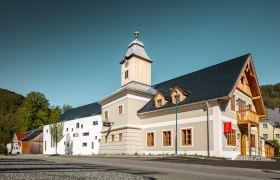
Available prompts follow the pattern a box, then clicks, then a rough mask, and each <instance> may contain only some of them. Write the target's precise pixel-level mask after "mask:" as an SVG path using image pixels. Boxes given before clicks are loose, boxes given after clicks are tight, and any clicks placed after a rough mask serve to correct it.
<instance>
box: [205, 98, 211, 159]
mask: <svg viewBox="0 0 280 180" xmlns="http://www.w3.org/2000/svg"><path fill="white" fill-rule="evenodd" d="M208 109H209V103H208V101H207V102H206V114H207V156H208V158H209V157H210V148H209V111H208Z"/></svg>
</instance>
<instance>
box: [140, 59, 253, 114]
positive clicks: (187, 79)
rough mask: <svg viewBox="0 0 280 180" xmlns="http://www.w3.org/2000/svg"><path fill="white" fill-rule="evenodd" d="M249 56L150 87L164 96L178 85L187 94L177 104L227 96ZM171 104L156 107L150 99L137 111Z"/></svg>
mask: <svg viewBox="0 0 280 180" xmlns="http://www.w3.org/2000/svg"><path fill="white" fill-rule="evenodd" d="M249 56H250V54H246V55H243V56H240V57H237V58H234V59H232V60H229V61H225V62H222V63H220V64H216V65H213V66H210V67H207V68H205V69H201V70H199V71H195V72H192V73H190V74H186V75H183V76H180V77H177V78H174V79H171V80H168V81H164V82H162V83H159V84H156V85H153V86H152V87H153V88H154V89H156V90H157V91H159V92H161V93H162V94H163V95H164V96H165V97H169V96H170V88H174V87H175V86H178V87H179V88H180V89H182V90H183V91H184V92H187V94H188V96H187V98H186V99H185V100H183V101H182V102H180V103H179V105H183V104H191V103H195V102H201V101H206V100H210V99H216V98H222V97H227V96H229V94H230V93H231V91H232V89H233V88H234V86H235V83H236V81H237V79H238V77H239V75H240V73H241V71H242V69H243V67H244V65H245V63H246V61H247V59H248V57H249ZM170 99H171V98H170ZM173 106H175V104H173V103H172V102H167V103H166V104H165V105H163V106H162V107H160V108H157V107H155V102H154V99H151V100H150V101H149V102H148V103H147V104H146V105H145V106H144V107H143V108H142V109H140V110H139V111H138V113H143V112H149V111H154V110H158V109H165V108H168V107H173Z"/></svg>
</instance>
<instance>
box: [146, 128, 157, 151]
mask: <svg viewBox="0 0 280 180" xmlns="http://www.w3.org/2000/svg"><path fill="white" fill-rule="evenodd" d="M148 133H154V146H148V141H147V140H148ZM145 142H146V148H155V147H156V131H146V139H145Z"/></svg>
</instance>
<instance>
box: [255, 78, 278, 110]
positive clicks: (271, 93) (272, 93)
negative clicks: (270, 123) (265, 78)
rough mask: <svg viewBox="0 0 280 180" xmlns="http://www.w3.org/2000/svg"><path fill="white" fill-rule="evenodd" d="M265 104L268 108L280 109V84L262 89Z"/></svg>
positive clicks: (265, 86)
mask: <svg viewBox="0 0 280 180" xmlns="http://www.w3.org/2000/svg"><path fill="white" fill-rule="evenodd" d="M260 88H261V92H262V97H263V101H264V104H265V106H266V107H267V108H271V109H274V108H277V107H278V108H280V83H277V84H274V85H263V86H261V87H260Z"/></svg>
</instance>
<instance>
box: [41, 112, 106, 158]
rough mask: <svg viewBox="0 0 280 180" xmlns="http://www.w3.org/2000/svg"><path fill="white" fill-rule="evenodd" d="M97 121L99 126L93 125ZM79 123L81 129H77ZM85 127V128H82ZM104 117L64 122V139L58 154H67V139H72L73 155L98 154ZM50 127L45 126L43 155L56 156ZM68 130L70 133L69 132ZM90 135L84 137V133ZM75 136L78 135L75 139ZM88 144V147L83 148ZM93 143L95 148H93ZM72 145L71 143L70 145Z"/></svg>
mask: <svg viewBox="0 0 280 180" xmlns="http://www.w3.org/2000/svg"><path fill="white" fill-rule="evenodd" d="M94 121H97V122H98V124H97V125H93V122H94ZM77 123H79V128H76V124H77ZM82 126H83V127H82ZM101 128H102V117H101V114H100V115H95V116H90V117H85V118H79V119H74V120H69V121H65V122H64V130H63V134H64V137H63V139H62V140H61V141H60V142H59V143H58V144H57V153H58V154H66V152H67V149H68V150H69V149H71V148H70V147H71V145H70V147H68V148H67V146H66V145H67V141H66V139H67V137H70V138H69V139H70V141H69V142H72V143H73V144H72V145H73V146H72V147H73V148H72V153H71V151H70V153H71V154H73V155H92V154H98V151H99V145H100V142H99V139H101V133H100V131H101ZM49 129H50V128H49V125H46V126H44V142H43V143H44V145H43V147H44V148H43V154H55V145H53V146H52V145H51V134H50V130H49ZM67 129H68V131H67ZM87 132H88V133H89V135H88V136H83V133H87ZM73 134H78V137H73ZM83 143H86V144H87V146H83ZM92 143H93V144H94V147H93V148H92ZM70 144H71V143H70Z"/></svg>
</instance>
